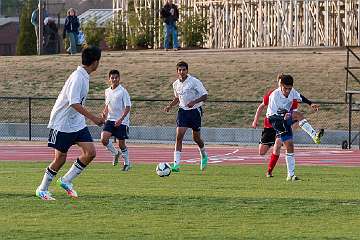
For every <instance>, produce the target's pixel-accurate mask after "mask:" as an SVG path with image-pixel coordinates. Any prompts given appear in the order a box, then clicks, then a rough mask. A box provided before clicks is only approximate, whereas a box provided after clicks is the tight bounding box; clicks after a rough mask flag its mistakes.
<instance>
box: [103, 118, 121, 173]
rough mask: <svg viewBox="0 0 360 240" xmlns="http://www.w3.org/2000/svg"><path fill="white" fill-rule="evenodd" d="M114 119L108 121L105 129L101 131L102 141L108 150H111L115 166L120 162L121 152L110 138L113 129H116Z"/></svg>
mask: <svg viewBox="0 0 360 240" xmlns="http://www.w3.org/2000/svg"><path fill="white" fill-rule="evenodd" d="M114 125H115V122H114V121H106V122H105V125H104V128H103V131H102V132H101V143H102V144H103V145H104V146H105V147H106V149H107V150H108V151H110V152H111V154H112V156H113V161H112V165H113V166H115V165H117V164H118V162H119V157H120V152H119V151H118V150H117V149H116V148H115V146H114V144H113V143H112V141H111V140H110V138H111V136H112V133H113V130H114Z"/></svg>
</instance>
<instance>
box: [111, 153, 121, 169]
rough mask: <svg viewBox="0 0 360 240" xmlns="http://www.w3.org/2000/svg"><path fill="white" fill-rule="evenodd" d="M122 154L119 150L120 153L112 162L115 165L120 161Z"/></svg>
mask: <svg viewBox="0 0 360 240" xmlns="http://www.w3.org/2000/svg"><path fill="white" fill-rule="evenodd" d="M120 155H121V153H120V151H118V153H117V154H116V155H115V156H114V158H113V162H112V165H113V166H116V165H117V164H118V163H119V158H120Z"/></svg>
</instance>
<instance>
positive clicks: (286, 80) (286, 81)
mask: <svg viewBox="0 0 360 240" xmlns="http://www.w3.org/2000/svg"><path fill="white" fill-rule="evenodd" d="M280 83H281V84H283V85H288V86H293V85H294V79H293V77H292V76H291V75H286V74H283V75H281V76H280Z"/></svg>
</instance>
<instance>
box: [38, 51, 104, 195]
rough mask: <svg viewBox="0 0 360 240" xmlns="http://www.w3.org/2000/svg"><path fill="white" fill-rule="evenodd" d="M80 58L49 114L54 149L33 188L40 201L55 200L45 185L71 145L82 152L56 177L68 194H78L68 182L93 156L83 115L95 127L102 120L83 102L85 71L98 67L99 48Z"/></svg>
mask: <svg viewBox="0 0 360 240" xmlns="http://www.w3.org/2000/svg"><path fill="white" fill-rule="evenodd" d="M81 58H82V65H81V66H79V67H78V68H77V69H76V70H75V71H74V72H73V73H72V74H71V75H70V77H69V78H68V79H67V81H66V82H65V84H64V86H63V88H62V90H61V92H60V94H59V96H58V98H57V100H56V102H55V105H54V107H53V109H52V111H51V114H50V121H49V124H48V128H50V134H49V140H48V146H49V147H52V148H54V149H55V154H54V155H55V157H54V160H53V161H52V162H51V163H50V165H49V166H48V167H47V168H46V170H45V174H44V177H43V179H42V182H41V184H40V186H39V187H38V188H37V189H36V196H38V197H39V198H41V199H42V200H55V198H53V197H52V195H51V193H50V192H49V191H48V187H49V185H50V183H51V182H52V180H53V178H54V177H55V176H56V174H57V173H58V171H59V170H60V169H61V167H62V166H63V165H64V164H65V162H66V157H67V152H68V150H69V148H70V147H71V146H72V145H74V144H76V145H78V146H79V147H80V148H81V153H82V154H81V155H80V156H79V157H78V158H77V160H75V162H74V164H73V165H72V166H71V168H70V169H69V171H68V172H67V173H66V174H65V175H64V176H63V177H61V178H59V179H58V180H57V183H58V185H59V186H60V187H61V188H63V189H64V190H65V191H66V192H67V194H68V195H69V196H70V197H73V198H77V197H78V195H77V193H76V191H75V190H74V188H73V184H72V181H73V180H74V178H75V177H77V176H78V175H79V174H80V173H81V172H82V171H83V170H84V169H85V167H86V166H87V165H88V164H90V162H91V161H92V160H93V159H94V158H95V156H96V150H95V146H94V143H93V139H92V137H91V134H90V132H89V129H88V128H87V126H86V122H85V118H88V119H90V120H91V121H92V122H94V123H95V124H96V125H98V126H101V125H102V124H103V122H104V121H103V119H102V118H101V117H97V116H95V115H94V114H92V113H91V112H89V111H88V110H87V109H86V108H85V107H84V105H85V100H86V97H87V95H88V91H89V81H90V75H89V74H91V73H92V72H94V71H96V69H97V68H98V66H99V61H100V58H101V50H100V49H99V48H97V47H88V48H86V49H84V50H83V52H82V56H81Z"/></svg>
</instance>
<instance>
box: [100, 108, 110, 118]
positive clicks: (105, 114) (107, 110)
mask: <svg viewBox="0 0 360 240" xmlns="http://www.w3.org/2000/svg"><path fill="white" fill-rule="evenodd" d="M108 113H109V106H108V105H105V107H104V110H103V111H102V113H101V117H102V118H103V119H104V121H105V119H106V116H107V115H108Z"/></svg>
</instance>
